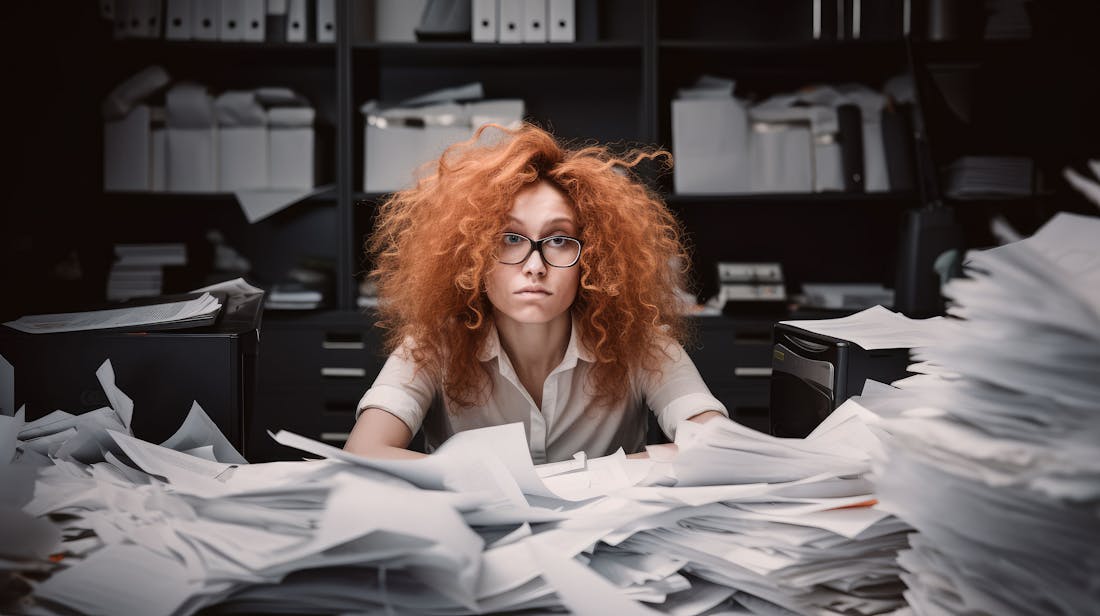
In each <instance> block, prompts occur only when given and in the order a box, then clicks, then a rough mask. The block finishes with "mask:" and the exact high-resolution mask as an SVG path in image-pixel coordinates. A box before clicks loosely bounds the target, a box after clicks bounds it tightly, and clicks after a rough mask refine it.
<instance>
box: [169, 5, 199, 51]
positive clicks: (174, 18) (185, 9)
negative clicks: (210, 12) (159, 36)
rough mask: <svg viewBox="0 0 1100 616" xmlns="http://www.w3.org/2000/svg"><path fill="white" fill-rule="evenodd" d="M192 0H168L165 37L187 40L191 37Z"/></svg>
mask: <svg viewBox="0 0 1100 616" xmlns="http://www.w3.org/2000/svg"><path fill="white" fill-rule="evenodd" d="M192 4H193V2H192V0H167V2H166V3H165V6H164V10H165V16H164V38H166V39H170V40H174V41H186V40H188V39H190V38H191V7H192Z"/></svg>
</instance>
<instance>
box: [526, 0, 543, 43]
mask: <svg viewBox="0 0 1100 616" xmlns="http://www.w3.org/2000/svg"><path fill="white" fill-rule="evenodd" d="M546 38H547V37H546V0H523V42H524V43H545V42H546Z"/></svg>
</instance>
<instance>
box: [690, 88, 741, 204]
mask: <svg viewBox="0 0 1100 616" xmlns="http://www.w3.org/2000/svg"><path fill="white" fill-rule="evenodd" d="M733 87H734V83H733V81H731V80H728V79H719V78H714V77H706V76H704V77H702V78H700V79H699V80H698V81H697V82H696V84H695V85H694V86H693V87H691V88H687V89H684V90H681V91H679V92H678V93H677V98H675V99H673V101H672V157H673V159H674V160H675V161H676V164H675V166H674V167H673V168H672V173H673V182H674V185H675V188H676V192H677V193H680V194H721V193H739V192H748V190H749V186H750V175H749V165H750V163H749V160H750V159H749V121H748V113H747V111H746V109H745V106H744V104H743V103H742V102H741V101H739V100H737V99H736V98H734V97H733Z"/></svg>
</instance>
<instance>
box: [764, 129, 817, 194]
mask: <svg viewBox="0 0 1100 616" xmlns="http://www.w3.org/2000/svg"><path fill="white" fill-rule="evenodd" d="M813 148H814V142H813V135H812V134H811V132H810V123H809V122H805V123H801V122H774V123H773V122H756V123H754V124H753V127H752V148H751V156H752V166H751V169H752V170H751V174H752V176H751V177H752V191H753V192H765V193H810V192H813V190H814V163H813Z"/></svg>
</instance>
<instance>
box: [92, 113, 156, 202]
mask: <svg viewBox="0 0 1100 616" xmlns="http://www.w3.org/2000/svg"><path fill="white" fill-rule="evenodd" d="M151 122H152V120H151V112H150V108H149V106H148V105H138V106H137V107H134V108H133V109H132V110H130V113H128V114H126V116H125V117H123V118H120V119H118V120H108V121H106V122H104V123H103V189H104V190H149V189H150V188H152V185H153V182H152V162H151V161H152V134H151V127H152V123H151Z"/></svg>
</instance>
